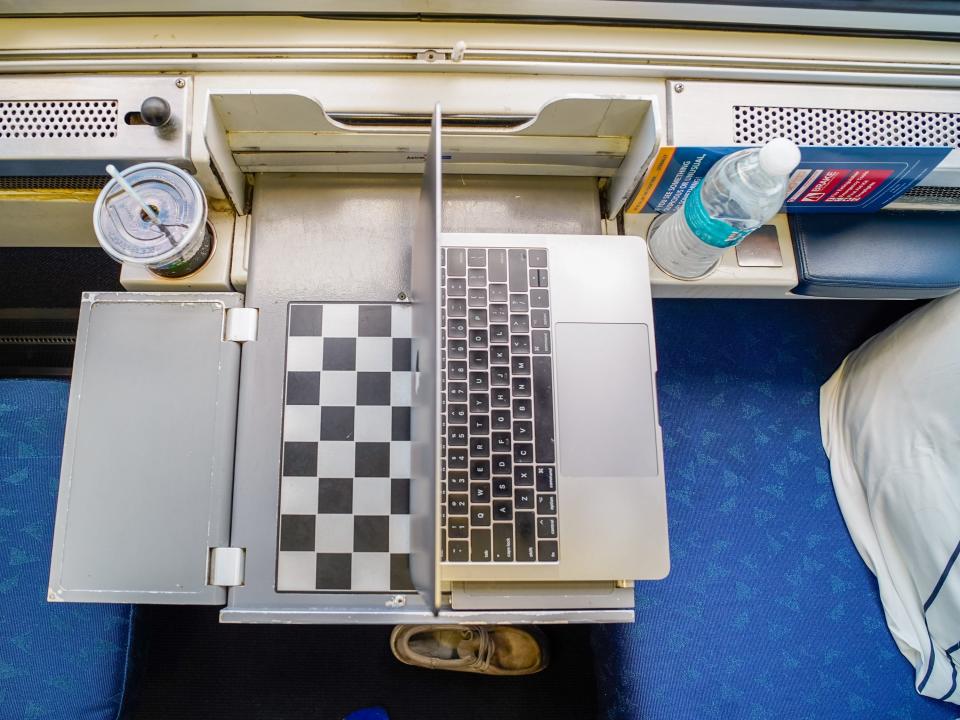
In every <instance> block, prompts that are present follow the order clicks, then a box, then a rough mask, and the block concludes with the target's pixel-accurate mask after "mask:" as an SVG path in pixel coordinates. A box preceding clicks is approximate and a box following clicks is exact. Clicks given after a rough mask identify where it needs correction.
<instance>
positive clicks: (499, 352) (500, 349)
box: [490, 345, 510, 365]
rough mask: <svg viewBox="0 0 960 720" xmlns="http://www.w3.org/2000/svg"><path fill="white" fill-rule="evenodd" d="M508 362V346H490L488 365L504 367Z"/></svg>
mask: <svg viewBox="0 0 960 720" xmlns="http://www.w3.org/2000/svg"><path fill="white" fill-rule="evenodd" d="M508 362H510V346H509V345H491V346H490V364H491V365H506V364H507V363H508Z"/></svg>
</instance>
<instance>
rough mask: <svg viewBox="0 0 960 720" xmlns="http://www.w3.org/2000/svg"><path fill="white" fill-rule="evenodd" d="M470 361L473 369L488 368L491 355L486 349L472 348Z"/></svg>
mask: <svg viewBox="0 0 960 720" xmlns="http://www.w3.org/2000/svg"><path fill="white" fill-rule="evenodd" d="M468 362H469V365H470V369H471V370H486V369H487V367H489V365H490V357H489V356H488V355H487V351H486V350H471V351H470V357H469V358H468Z"/></svg>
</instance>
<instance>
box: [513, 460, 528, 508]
mask: <svg viewBox="0 0 960 720" xmlns="http://www.w3.org/2000/svg"><path fill="white" fill-rule="evenodd" d="M513 482H514V483H516V485H517V487H532V486H533V466H531V465H517V466H516V467H514V468H513ZM530 507H533V505H532V504H531V505H530Z"/></svg>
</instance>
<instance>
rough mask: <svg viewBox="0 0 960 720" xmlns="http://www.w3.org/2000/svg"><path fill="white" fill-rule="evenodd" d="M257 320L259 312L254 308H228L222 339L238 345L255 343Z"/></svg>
mask: <svg viewBox="0 0 960 720" xmlns="http://www.w3.org/2000/svg"><path fill="white" fill-rule="evenodd" d="M259 318H260V311H259V310H257V309H256V308H229V309H228V310H227V319H226V322H225V323H224V326H223V339H224V340H226V341H227V342H238V343H245V342H254V341H256V339H257V323H258V321H259Z"/></svg>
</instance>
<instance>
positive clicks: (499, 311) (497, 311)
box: [488, 297, 510, 323]
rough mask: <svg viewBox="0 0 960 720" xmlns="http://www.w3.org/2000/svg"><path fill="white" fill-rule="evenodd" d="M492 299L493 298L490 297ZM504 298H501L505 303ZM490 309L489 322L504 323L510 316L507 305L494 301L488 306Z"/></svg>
mask: <svg viewBox="0 0 960 720" xmlns="http://www.w3.org/2000/svg"><path fill="white" fill-rule="evenodd" d="M490 299H491V300H493V298H492V297H491V298H490ZM506 301H507V299H506V298H504V299H503V302H504V303H505V302H506ZM488 309H489V311H490V322H492V323H505V322H507V320H508V319H509V317H510V308H509V307H508V306H507V305H503V304H500V303H496V304H493V305H491V306H490V307H489V308H488Z"/></svg>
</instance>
